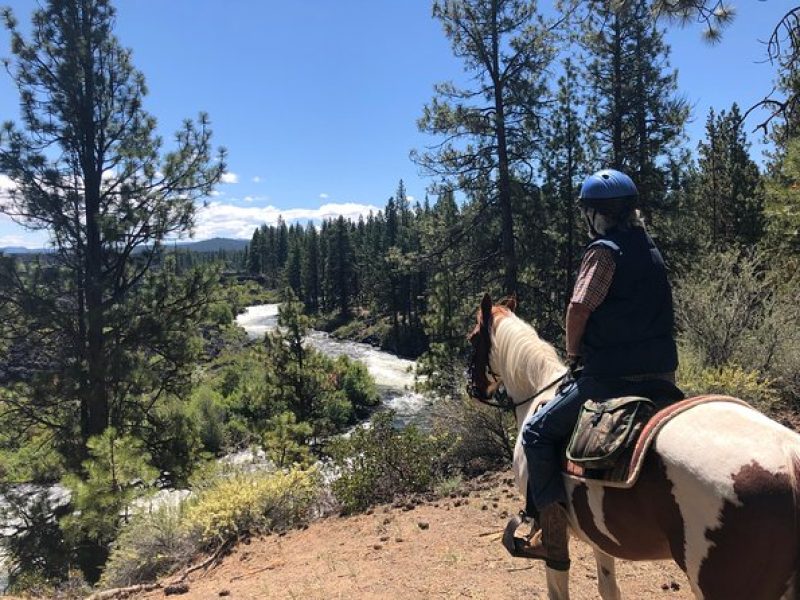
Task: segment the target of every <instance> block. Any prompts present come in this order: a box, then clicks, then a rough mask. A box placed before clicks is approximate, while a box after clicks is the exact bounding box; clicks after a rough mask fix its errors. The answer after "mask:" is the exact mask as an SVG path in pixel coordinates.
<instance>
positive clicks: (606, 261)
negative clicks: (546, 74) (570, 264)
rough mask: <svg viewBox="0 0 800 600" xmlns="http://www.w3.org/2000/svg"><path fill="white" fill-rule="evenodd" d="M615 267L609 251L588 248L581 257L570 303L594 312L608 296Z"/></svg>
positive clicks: (606, 249) (600, 248)
mask: <svg viewBox="0 0 800 600" xmlns="http://www.w3.org/2000/svg"><path fill="white" fill-rule="evenodd" d="M616 266H617V265H616V263H615V262H614V256H613V254H612V251H611V250H610V249H608V248H603V247H597V246H596V247H594V248H589V249H588V250H587V251H586V254H584V256H583V261H582V262H581V268H580V271H579V272H578V278H577V279H576V280H575V289H574V290H573V292H572V298H571V300H570V302H574V303H576V304H582V305H584V306H585V307H587V308H588V309H589V310H590V311H594V310H595V309H596V308H597V307H598V306H600V304H601V303H602V302H603V300H605V298H606V294H608V289H609V288H610V287H611V280H612V279H613V278H614V269H615V268H616Z"/></svg>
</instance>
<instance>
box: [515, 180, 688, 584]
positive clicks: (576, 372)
mask: <svg viewBox="0 0 800 600" xmlns="http://www.w3.org/2000/svg"><path fill="white" fill-rule="evenodd" d="M638 196H639V194H638V191H637V189H636V185H635V184H634V183H633V181H632V180H631V178H630V177H628V176H627V175H625V174H624V173H622V172H620V171H616V170H613V169H604V170H602V171H598V172H597V173H595V174H593V175H591V176H589V177H587V178H586V180H585V181H584V182H583V185H582V187H581V191H580V196H579V198H578V201H579V205H580V210H581V213H582V215H583V218H584V220H585V221H586V225H587V226H588V229H589V233H590V236H591V238H592V240H591V242H590V243H589V244H588V245H587V247H586V249H585V251H584V253H583V259H582V261H581V266H580V271H579V273H578V277H577V280H576V282H575V288H574V290H573V293H572V297H571V299H570V303H569V306H568V308H567V316H566V330H567V331H566V334H567V359H568V362H569V365H570V371H571V372H572V374H573V377H572V378H570V380H569V381H566V382H565V383H564V384H562V386H561V387H560V389H559V390H558V392H557V394H556V396H555V397H554V398H553V399H552V400H551V401H549V402H548V403H547V404H545V405H544V406H543V407H542V408H541V409H540V410H538V411H537V412H535V413H534V414H532V415H530V417H528V419H527V420H526V422H525V423H524V424H523V427H522V445H523V447H524V449H525V457H526V459H527V462H528V490H527V498H526V506H525V516H526V517H527V518H529V519H533V520H534V528H536V526H537V525H538V529H539V530H538V531H537V532H536V534H535V535H534V536H533V537H532V538H531V539H530V540H529V539H528V538H521V537H518V536H513V537H510V538H508V537H506V536H504V543H505V544H506V548H507V549H508V550H509V552H511V553H512V554H513V555H515V556H523V557H527V558H536V559H543V560H545V561H547V565H548V566H549V567H551V568H554V569H559V570H566V569H568V568H569V552H568V547H567V541H568V536H567V515H566V512H565V509H564V506H565V504H566V501H567V498H566V491H565V489H564V483H563V479H562V475H561V464H562V456H563V447H564V444H565V443H566V440H567V439H568V438H569V436H570V434H571V433H572V429H573V427H574V426H575V423H576V422H577V419H578V413H579V412H580V409H581V406H582V405H583V403H584V401H586V400H588V399H590V398H591V399H593V400H603V399H608V398H613V397H619V396H626V395H644V396H647V395H652V393H650V394H648V390H652V389H657V390H663V389H664V386H666V388H667V389H668V390H671V392H668V394H669V393H672V392H675V393H677V395H678V396H677V397H678V398H679V397H682V395H681V394H680V391H679V390H677V388H675V387H674V382H675V369H676V368H677V366H678V354H677V349H676V345H675V340H674V337H673V329H674V327H673V325H674V317H673V308H672V291H671V288H670V284H669V282H668V280H667V272H666V268H665V266H664V260H663V259H662V257H661V253H660V252H659V251H658V248H656V246H655V244H654V243H653V240H652V239H651V238H650V236H649V235H648V234H647V232H646V231H645V228H644V224H643V222H642V220H641V218H640V216H639V211H638V210H636V205H637V201H638ZM581 367H582V368H581ZM653 384H655V386H654V385H653ZM653 393H656V394H657V393H659V392H653ZM673 395H674V394H673ZM672 399H677V398H674V397H673V398H672ZM512 521H514V519H512ZM517 524H519V521H517ZM509 528H511V531H512V533H513V530H515V529H516V528H515V527H512V523H509ZM509 540H511V542H510V541H509Z"/></svg>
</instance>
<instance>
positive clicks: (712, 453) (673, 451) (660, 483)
mask: <svg viewBox="0 0 800 600" xmlns="http://www.w3.org/2000/svg"><path fill="white" fill-rule="evenodd" d="M515 307H516V301H515V300H513V299H512V300H510V301H507V304H506V305H499V306H493V305H492V301H491V298H490V297H489V295H488V294H487V295H486V296H485V297H484V298H483V302H482V303H481V307H480V309H479V310H478V323H477V325H476V327H475V329H474V331H473V332H472V333H471V334H470V341H471V342H472V344H473V347H474V350H475V355H474V358H473V364H472V365H471V367H470V372H471V375H470V378H471V382H470V385H471V387H472V393H473V394H474V393H479V394H481V395H482V396H483V398H491V397H492V396H493V394H494V392H495V390H496V388H497V386H498V385H499V384H500V382H502V384H503V385H504V386H505V389H506V391H507V393H508V395H509V396H510V398H512V399H517V400H518V401H523V400H524V399H526V398H529V397H531V396H532V395H534V394H536V393H537V392H538V391H540V390H541V389H542V388H543V387H547V386H548V385H550V386H551V387H550V388H549V389H547V390H546V391H545V392H544V393H541V394H540V395H539V396H538V397H536V399H535V400H532V401H527V402H525V403H523V404H521V405H519V406H517V407H516V409H515V410H516V418H517V424H518V425H519V426H520V427H521V425H522V423H523V422H524V421H525V418H526V417H527V416H528V415H529V414H530V413H532V411H534V410H535V409H536V407H537V406H538V405H539V404H541V403H542V402H546V401H547V400H549V399H551V398H552V397H553V396H554V395H555V387H556V385H555V384H554V383H553V381H554V380H556V379H558V376H559V375H560V374H563V373H565V372H566V367H565V366H564V365H563V364H562V363H561V361H560V360H559V358H558V356H557V354H556V351H555V349H554V348H553V346H551V345H550V344H548V343H547V342H545V341H543V340H542V339H540V338H539V336H538V335H537V333H536V331H535V330H534V329H533V328H532V327H531V326H530V325H528V324H526V323H525V322H523V321H522V320H521V319H519V318H518V317H517V316H516V315H515V314H514V312H513V311H514V308H515ZM514 472H515V475H516V481H517V486H518V488H519V490H520V492H521V493H522V494H523V496H524V495H525V493H526V488H527V479H528V473H527V465H526V462H525V455H524V452H523V449H522V447H521V444H520V436H517V445H516V448H515V450H514ZM798 474H800V436H799V435H797V434H796V433H794V432H793V431H791V430H789V429H787V428H785V427H783V426H781V425H779V424H777V423H775V422H774V421H772V420H770V419H768V418H767V417H765V416H764V415H762V414H761V413H759V412H757V411H755V410H753V409H751V408H749V407H747V406H744V405H741V404H734V403H723V402H719V403H708V404H701V405H699V406H696V407H694V408H691V409H689V410H687V411H685V412H682V413H680V414H678V415H677V416H676V417H674V418H673V419H672V420H671V421H669V422H668V423H666V425H665V426H664V427H663V428H662V429H661V430H660V431H659V432H658V434H657V437H656V438H655V440H654V443H653V444H652V446H651V447H650V450H649V451H648V455H646V457H645V460H644V464H643V466H642V470H641V473H640V476H639V478H638V480H637V481H636V483H635V484H634V485H633V486H632V487H630V488H628V489H620V488H618V487H612V486H608V485H604V484H603V482H599V481H586V480H583V479H578V478H573V477H572V476H570V475H568V474H565V475H564V483H565V485H566V490H567V498H568V511H567V512H568V514H569V522H570V530H571V532H572V534H573V535H575V536H577V537H578V538H579V539H581V540H583V541H585V542H587V543H588V544H590V545H591V546H592V548H593V550H594V555H595V559H596V563H597V579H598V590H599V592H600V596H601V597H602V598H603V600H612V599H617V598H620V597H621V596H620V590H619V587H618V586H617V582H616V577H615V572H614V557H617V558H623V559H627V560H662V559H672V560H674V561H675V562H676V563H677V564H678V566H679V567H680V568H681V569H682V570H683V571H684V573H686V576H687V577H688V580H689V584H690V585H691V588H692V591H693V592H694V594H695V595H696V596H697V597H698V598H704V599H707V600H737V599H741V600H760V599H764V600H776V599H779V598H787V599H788V598H800V578H798V573H800V535H798V532H799V530H800V525H799V523H800V493H799V492H800V485H799V484H798V480H800V477H798ZM546 573H547V588H548V593H549V597H550V598H551V599H555V600H564V599H566V598H568V597H569V588H568V580H569V572H568V571H557V570H553V569H549V568H548V569H547V570H546Z"/></svg>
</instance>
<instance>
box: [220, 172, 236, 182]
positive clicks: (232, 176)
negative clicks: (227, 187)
mask: <svg viewBox="0 0 800 600" xmlns="http://www.w3.org/2000/svg"><path fill="white" fill-rule="evenodd" d="M220 181H221V182H222V183H239V176H238V175H237V174H236V173H231V172H227V173H223V174H222V177H221V178H220Z"/></svg>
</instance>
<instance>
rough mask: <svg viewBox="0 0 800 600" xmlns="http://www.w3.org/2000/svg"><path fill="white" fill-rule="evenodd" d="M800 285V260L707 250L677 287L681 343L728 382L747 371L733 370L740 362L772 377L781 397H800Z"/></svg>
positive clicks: (701, 364) (763, 376) (763, 377)
mask: <svg viewBox="0 0 800 600" xmlns="http://www.w3.org/2000/svg"><path fill="white" fill-rule="evenodd" d="M798 287H800V273H798V272H797V270H796V266H794V267H793V266H792V264H791V263H778V264H775V262H774V257H773V256H771V255H769V254H767V253H760V252H758V251H752V250H751V251H742V250H738V249H733V250H729V251H726V252H720V253H713V254H710V255H708V256H705V257H703V258H702V259H701V260H700V261H699V262H698V264H697V266H696V268H695V269H694V271H692V272H691V273H688V274H686V275H685V276H684V277H683V278H682V279H681V281H679V282H678V285H677V287H676V296H675V297H676V305H677V307H678V312H677V314H678V324H679V326H680V340H681V344H682V345H683V346H684V348H685V349H686V350H688V351H689V352H690V353H691V355H692V359H694V360H696V361H697V362H698V364H699V367H701V368H703V369H706V368H707V369H712V371H710V372H713V370H716V371H717V372H718V373H720V374H723V375H724V376H723V377H722V379H724V380H725V381H727V384H728V385H732V384H733V383H734V380H735V381H739V382H740V383H741V380H742V375H741V374H739V375H735V374H734V371H735V369H736V367H740V369H741V371H743V372H744V373H745V374H751V373H756V374H757V375H756V379H758V380H760V381H761V380H769V381H770V382H771V387H772V389H773V390H777V391H778V392H780V394H781V396H782V397H784V398H786V399H789V400H792V399H794V400H795V401H796V400H800V328H798V327H797V323H798V321H800V304H799V303H798V302H797V289H798ZM732 365H733V366H732ZM731 369H733V371H731ZM723 371H725V372H724V373H723ZM737 385H738V384H737Z"/></svg>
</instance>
